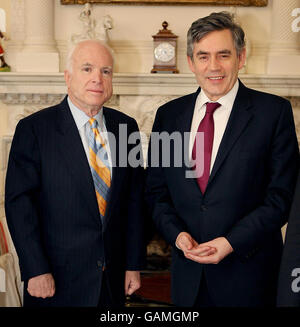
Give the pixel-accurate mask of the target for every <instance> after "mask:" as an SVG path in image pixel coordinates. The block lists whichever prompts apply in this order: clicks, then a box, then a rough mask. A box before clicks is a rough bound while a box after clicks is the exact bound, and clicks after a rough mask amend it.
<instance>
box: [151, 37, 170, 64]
mask: <svg viewBox="0 0 300 327" xmlns="http://www.w3.org/2000/svg"><path fill="white" fill-rule="evenodd" d="M154 57H155V59H156V60H159V61H162V62H168V61H170V60H172V59H173V58H174V57H175V47H174V46H173V45H172V44H170V43H168V42H162V43H160V44H159V45H158V46H157V47H156V48H155V49H154Z"/></svg>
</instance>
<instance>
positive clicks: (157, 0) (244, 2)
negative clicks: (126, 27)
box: [60, 0, 268, 7]
mask: <svg viewBox="0 0 300 327" xmlns="http://www.w3.org/2000/svg"><path fill="white" fill-rule="evenodd" d="M60 1H61V4H63V5H75V4H80V5H83V4H85V3H87V2H89V3H91V4H93V3H101V4H104V3H116V4H119V3H120V4H121V3H122V4H138V3H140V4H190V5H193V4H201V5H212V6H254V7H265V6H267V5H268V0H60Z"/></svg>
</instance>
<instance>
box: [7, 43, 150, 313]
mask: <svg viewBox="0 0 300 327" xmlns="http://www.w3.org/2000/svg"><path fill="white" fill-rule="evenodd" d="M112 70H113V57H112V53H111V50H110V49H109V48H108V47H107V46H106V45H105V44H103V43H101V42H99V41H96V40H88V41H82V42H80V43H78V44H77V45H76V46H75V47H74V48H73V49H72V50H71V51H70V54H69V57H68V65H67V70H66V71H65V80H66V84H67V87H68V96H67V97H66V98H65V99H64V100H63V101H62V103H60V104H59V105H57V106H54V107H51V108H47V109H44V110H41V111H39V112H37V113H35V114H33V115H31V116H29V117H27V118H25V119H23V120H21V121H20V122H19V123H18V125H17V128H16V131H15V135H14V139H13V143H12V147H11V152H10V157H9V163H8V170H7V177H6V194H5V208H6V215H7V222H8V226H9V229H10V232H11V235H12V239H13V241H14V244H15V247H16V250H17V253H18V256H19V261H20V269H21V275H22V279H23V280H24V282H25V284H24V306H97V305H99V306H100V307H116V306H122V305H123V304H124V299H125V294H132V293H133V292H134V291H135V290H137V289H138V288H139V287H140V275H139V270H140V269H141V268H142V264H143V255H144V246H143V245H144V244H143V243H144V242H143V223H142V220H143V217H142V206H141V204H142V201H141V194H142V190H143V168H142V167H141V166H138V167H137V168H133V167H132V166H130V164H129V163H128V162H125V164H124V163H123V164H122V165H121V166H120V165H119V160H120V157H122V158H123V160H124V155H125V159H126V160H127V157H128V152H129V151H130V150H131V149H132V148H133V146H134V145H132V144H131V145H128V149H127V147H125V149H126V150H125V153H119V152H118V151H116V150H117V149H119V147H118V145H119V143H120V141H124V139H125V142H126V140H127V137H128V135H129V134H131V133H133V132H138V127H137V124H136V122H135V121H134V119H132V118H130V117H128V116H126V115H124V114H122V113H120V112H118V111H116V110H113V109H109V108H106V107H104V106H103V104H104V103H105V102H106V101H107V100H109V99H110V97H111V95H112ZM121 128H123V132H122V133H123V134H120V129H121ZM124 128H125V129H124ZM124 130H125V132H124ZM124 133H126V134H124ZM119 134H120V135H123V136H122V137H123V138H124V139H123V140H120V139H119V137H120V136H119ZM137 146H139V145H137ZM122 149H124V148H123V147H122ZM135 166H136V165H135Z"/></svg>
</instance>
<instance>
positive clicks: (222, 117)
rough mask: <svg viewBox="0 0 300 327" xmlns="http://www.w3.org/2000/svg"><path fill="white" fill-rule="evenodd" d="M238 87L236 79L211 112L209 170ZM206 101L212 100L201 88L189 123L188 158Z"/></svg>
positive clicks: (190, 155) (190, 156)
mask: <svg viewBox="0 0 300 327" xmlns="http://www.w3.org/2000/svg"><path fill="white" fill-rule="evenodd" d="M238 88H239V81H238V80H237V81H236V82H235V84H234V86H233V88H232V89H231V90H230V91H229V92H228V93H227V94H225V95H224V96H222V97H221V98H220V99H218V101H217V102H218V103H220V104H221V106H220V107H219V108H217V109H216V111H215V112H214V114H213V117H214V126H215V128H214V141H213V148H212V154H211V161H210V172H211V170H212V167H213V165H214V162H215V159H216V156H217V153H218V150H219V146H220V143H221V140H222V137H223V134H224V131H225V128H226V126H227V123H228V119H229V116H230V113H231V110H232V107H233V103H234V100H235V97H236V95H237V91H238ZM206 102H212V101H211V100H209V98H208V97H207V96H206V94H205V93H204V91H203V90H202V89H201V91H200V93H199V94H198V97H197V100H196V103H195V109H194V115H193V120H192V125H191V137H190V142H189V158H190V160H191V158H192V151H193V146H194V142H195V137H196V133H197V130H198V127H199V124H200V122H201V120H202V119H203V117H204V116H205V111H206Z"/></svg>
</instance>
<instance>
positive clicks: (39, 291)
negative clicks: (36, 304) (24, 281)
mask: <svg viewBox="0 0 300 327" xmlns="http://www.w3.org/2000/svg"><path fill="white" fill-rule="evenodd" d="M27 291H28V293H29V294H30V295H31V296H35V297H41V298H43V299H45V298H46V297H52V296H53V295H54V294H55V282H54V279H53V276H52V274H49V273H48V274H43V275H39V276H35V277H32V278H30V279H29V280H28V287H27Z"/></svg>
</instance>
